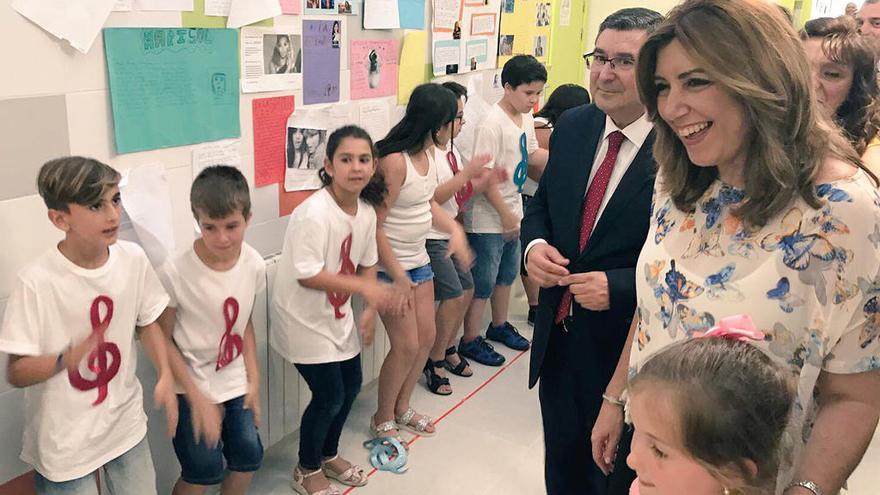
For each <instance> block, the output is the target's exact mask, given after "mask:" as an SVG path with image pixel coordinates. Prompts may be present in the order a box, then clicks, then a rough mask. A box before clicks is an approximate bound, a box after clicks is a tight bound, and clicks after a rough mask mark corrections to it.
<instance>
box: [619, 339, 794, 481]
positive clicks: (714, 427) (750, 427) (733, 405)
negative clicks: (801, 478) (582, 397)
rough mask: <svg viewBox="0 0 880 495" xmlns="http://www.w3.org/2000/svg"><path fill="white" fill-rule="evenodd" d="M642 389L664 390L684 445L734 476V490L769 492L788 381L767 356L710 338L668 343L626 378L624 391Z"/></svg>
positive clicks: (722, 474)
mask: <svg viewBox="0 0 880 495" xmlns="http://www.w3.org/2000/svg"><path fill="white" fill-rule="evenodd" d="M646 390H663V392H664V394H665V395H664V397H663V398H664V399H666V400H669V401H671V404H672V407H673V411H675V414H676V415H677V417H678V421H677V424H676V425H674V427H675V429H676V430H677V431H678V432H679V433H680V435H681V445H682V447H683V448H684V450H685V452H686V453H687V454H688V455H690V456H691V457H692V458H694V459H695V460H697V461H698V462H700V463H701V464H702V465H703V466H704V467H705V468H706V469H707V470H708V471H709V472H710V473H712V474H713V475H714V476H716V478H718V479H720V480H736V481H738V482H739V483H738V484H741V485H742V486H741V487H739V489H738V490H736V491H735V492H734V493H737V492H738V493H749V494H752V493H762V494H763V493H773V487H774V485H775V482H776V476H777V474H778V472H779V468H780V463H781V462H780V461H781V448H780V447H781V445H782V439H783V434H784V432H785V429H786V426H787V425H788V420H789V416H790V412H791V406H792V404H793V403H794V397H795V384H794V378H793V376H792V375H790V374H788V372H786V371H785V370H783V368H782V367H780V366H778V365H777V364H775V363H774V362H773V361H772V360H771V358H770V357H769V356H768V355H766V354H764V352H762V351H761V350H760V349H758V348H757V347H755V346H753V345H752V344H749V343H747V342H739V341H735V340H729V339H723V338H717V337H712V338H698V339H692V340H688V341H685V342H680V343H677V344H673V345H671V346H669V347H667V348H665V349H664V350H662V351H660V352H659V353H657V354H656V355H654V356H653V357H651V358H650V359H649V360H648V361H647V362H646V363H645V364H644V365H643V366H642V368H641V369H640V370H639V372H638V374H637V375H636V376H635V378H633V379H632V380H631V381H630V384H629V393H630V396H634V395H637V394H640V393H642V392H644V391H646ZM747 461H751V462H752V463H754V466H756V467H757V472H756V471H754V466H750V465H749V464H748V463H747Z"/></svg>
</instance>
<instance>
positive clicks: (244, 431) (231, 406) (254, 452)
mask: <svg viewBox="0 0 880 495" xmlns="http://www.w3.org/2000/svg"><path fill="white" fill-rule="evenodd" d="M177 403H178V409H179V412H180V419H179V420H178V422H177V433H176V434H175V435H174V440H173V442H172V443H173V444H174V452H175V453H176V454H177V460H178V461H180V471H181V473H180V477H181V478H183V481H186V482H187V483H190V484H193V485H216V484H218V483H220V482H222V481H223V477H224V475H225V470H226V469H228V470H230V471H236V472H242V473H249V472H253V471H256V470H257V469H259V468H260V464H262V463H263V443H262V442H261V441H260V434H259V432H257V427H256V426H255V425H254V413H253V412H252V411H250V410H247V409H245V408H244V396H241V397H238V398H235V399H231V400H228V401H226V402H224V403H223V404H221V407H223V409H224V414H223V430H222V432H221V434H220V441H219V442H218V443H217V446H216V447H214V448H213V449H212V448H210V447H208V446H207V445H205V444H204V443H203V441H202V440H201V439H200V440H199V442H198V443H196V441H195V440H194V439H193V426H192V411H191V410H190V408H189V403H188V402H187V401H186V398H185V397H184V396H183V395H178V396H177ZM224 458H225V459H226V462H225V466H224Z"/></svg>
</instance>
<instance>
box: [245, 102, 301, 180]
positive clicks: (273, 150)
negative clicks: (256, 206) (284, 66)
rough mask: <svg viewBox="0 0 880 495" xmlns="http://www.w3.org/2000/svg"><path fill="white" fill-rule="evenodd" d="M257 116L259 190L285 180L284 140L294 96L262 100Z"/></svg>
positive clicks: (256, 104)
mask: <svg viewBox="0 0 880 495" xmlns="http://www.w3.org/2000/svg"><path fill="white" fill-rule="evenodd" d="M251 105H252V109H253V114H254V182H255V183H256V186H257V187H262V186H265V185H268V184H275V183H280V182H282V181H283V180H284V168H285V163H284V151H285V150H284V144H285V143H284V139H285V134H284V133H285V131H286V129H287V118H288V117H290V114H292V113H293V106H294V103H293V96H277V97H274V98H258V99H255V100H254V101H253V102H252V104H251Z"/></svg>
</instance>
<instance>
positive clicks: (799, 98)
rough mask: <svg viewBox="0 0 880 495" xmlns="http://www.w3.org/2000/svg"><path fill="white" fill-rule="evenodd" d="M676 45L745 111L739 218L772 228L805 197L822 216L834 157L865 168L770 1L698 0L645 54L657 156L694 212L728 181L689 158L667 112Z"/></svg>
mask: <svg viewBox="0 0 880 495" xmlns="http://www.w3.org/2000/svg"><path fill="white" fill-rule="evenodd" d="M673 40H676V41H678V42H679V43H681V45H682V47H683V48H684V50H685V51H686V52H687V54H688V56H689V57H690V58H691V59H692V60H693V62H694V63H695V64H696V65H697V66H698V67H699V68H701V69H702V70H703V71H705V72H706V74H707V75H708V76H709V78H710V79H711V80H713V81H714V82H715V83H716V84H718V85H719V86H721V87H722V88H723V89H724V90H725V91H727V92H729V93H730V94H731V95H732V96H733V97H734V99H736V101H738V102H739V104H741V105H742V107H743V111H744V113H745V116H746V123H747V125H748V127H749V129H750V131H749V135H748V136H747V138H746V143H747V146H749V149H748V154H747V156H748V158H747V162H746V165H745V172H744V176H745V193H746V199H745V200H744V201H743V202H742V203H741V204H740V206H738V207H737V208H736V210H735V212H734V213H735V214H736V215H737V216H738V217H740V218H741V219H742V220H743V222H744V224H745V226H746V227H747V228H749V229H755V228H759V227H763V226H764V225H766V223H767V222H768V221H769V219H770V218H772V217H774V216H775V215H777V214H779V213H781V212H782V211H783V210H784V209H785V208H786V207H787V206H789V205H790V204H791V202H792V201H793V200H794V199H795V197H796V196H800V197H802V198H803V199H804V201H806V202H807V204H809V205H810V206H811V207H813V208H819V207H820V206H821V204H822V203H821V202H820V200H819V198H818V197H817V196H816V191H815V187H814V186H815V179H816V176H817V175H818V172H819V169H820V167H821V166H822V163H823V162H824V160H825V159H826V158H827V157H828V156H833V157H837V158H839V159H841V160H843V161H847V162H849V163H852V164H853V165H855V166H860V167H861V162H860V161H859V158H858V156H857V155H856V154H855V152H854V151H853V149H852V147H851V146H850V145H849V143H848V142H847V141H846V139H844V138H843V136H842V135H841V134H840V132H839V131H837V130H836V128H835V127H834V126H832V125H831V123H829V122H826V121H825V120H824V119H823V118H822V117H821V112H820V111H819V109H818V106H817V105H818V103H815V102H814V101H813V98H812V94H811V91H812V90H811V88H812V79H811V73H810V66H809V62H808V61H807V58H806V55H805V54H804V51H803V48H802V47H801V44H800V40H799V39H798V36H797V33H795V31H794V29H793V28H792V27H791V26H789V25H786V24H785V22H784V21H783V19H782V16H780V15H779V13H778V12H777V11H776V7H775V6H774V5H773V4H771V3H768V2H765V1H763V0H688V1H685V2H684V3H682V4H680V5H679V6H677V7H675V8H674V9H673V10H672V11H671V12H670V13H669V15H668V16H667V17H666V20H665V21H664V22H663V23H662V24H661V25H660V26H659V27H658V28H657V30H655V31H654V33H652V34H651V35H650V36H649V37H648V39H647V40H646V41H645V44H644V46H643V47H642V49H641V51H640V52H639V57H638V68H637V75H636V77H637V82H638V86H639V93H640V94H641V98H642V102H643V103H644V104H645V106H646V108H647V110H648V114H649V116H650V118H651V119H652V120H653V121H654V124H655V129H656V130H657V137H656V140H655V143H654V157H655V159H656V161H657V164H658V166H659V167H660V171H659V174H660V177H661V180H662V182H663V187H664V189H665V190H666V192H668V193H669V194H670V195H671V196H672V199H673V202H674V203H675V206H676V207H677V208H678V209H680V210H682V211H686V212H692V211H694V209H695V204H696V202H697V201H698V200H699V199H700V198H701V197H702V196H703V194H704V193H705V192H706V190H707V189H708V188H709V186H710V185H711V184H712V183H713V182H714V181H715V180H716V179H717V178H718V170H717V168H715V167H699V166H697V165H694V164H693V163H692V162H691V161H690V159H689V158H688V154H687V151H686V149H685V147H684V145H683V144H682V142H681V140H680V139H679V138H678V136H677V135H676V133H675V132H674V131H673V129H671V128H670V127H669V125H668V124H666V122H665V121H663V119H661V118H660V115H659V113H658V111H657V87H656V85H655V82H654V78H655V72H656V69H657V56H658V52H659V51H660V50H661V49H662V48H664V47H666V46H667V45H668V44H669V43H671V42H672V41H673Z"/></svg>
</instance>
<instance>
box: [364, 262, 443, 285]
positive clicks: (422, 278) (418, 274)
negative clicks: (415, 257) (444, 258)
mask: <svg viewBox="0 0 880 495" xmlns="http://www.w3.org/2000/svg"><path fill="white" fill-rule="evenodd" d="M406 276H407V277H409V280H410V282H412V283H414V284H416V285H421V284H423V283H425V282H428V281H430V280H431V279H433V278H434V271H433V270H431V265H430V264H428V265H424V266H420V267H418V268H413V269H412V270H407V271H406ZM378 277H379V280H380V281H382V282H385V283H387V284H393V283H394V280H392V279H391V277H390V276H389V275H388V274H387V273H385V272H379V274H378Z"/></svg>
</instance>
